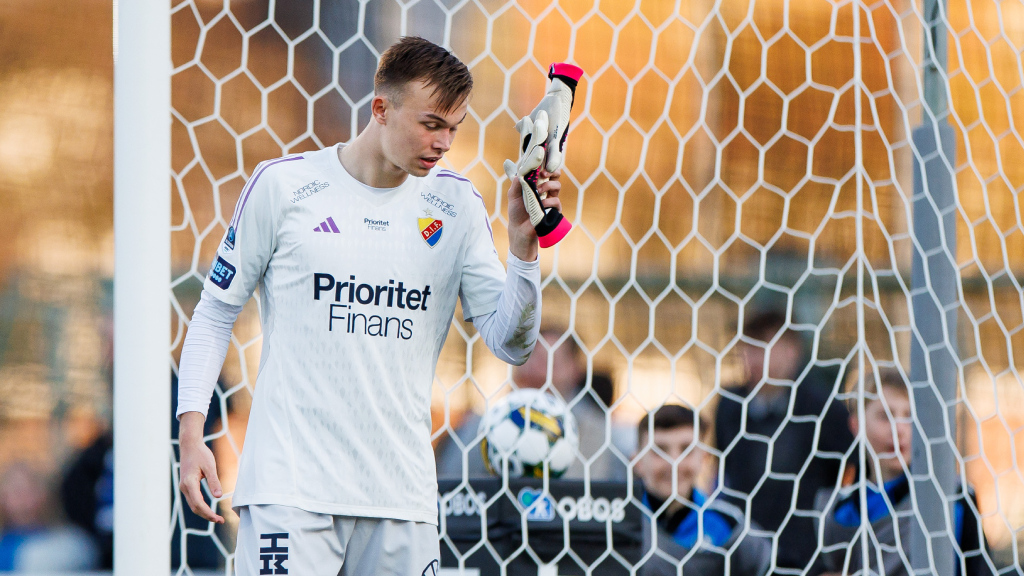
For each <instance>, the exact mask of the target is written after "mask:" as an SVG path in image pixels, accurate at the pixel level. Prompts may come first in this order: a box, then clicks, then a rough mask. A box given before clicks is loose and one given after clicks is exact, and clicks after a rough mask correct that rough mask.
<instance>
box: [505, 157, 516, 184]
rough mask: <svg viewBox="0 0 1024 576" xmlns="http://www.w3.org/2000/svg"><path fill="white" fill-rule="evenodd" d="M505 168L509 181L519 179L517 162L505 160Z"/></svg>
mask: <svg viewBox="0 0 1024 576" xmlns="http://www.w3.org/2000/svg"><path fill="white" fill-rule="evenodd" d="M503 167H504V168H505V176H507V177H508V179H509V180H512V179H514V178H518V177H519V173H518V171H517V170H516V163H515V162H513V161H511V160H505V164H504V166H503Z"/></svg>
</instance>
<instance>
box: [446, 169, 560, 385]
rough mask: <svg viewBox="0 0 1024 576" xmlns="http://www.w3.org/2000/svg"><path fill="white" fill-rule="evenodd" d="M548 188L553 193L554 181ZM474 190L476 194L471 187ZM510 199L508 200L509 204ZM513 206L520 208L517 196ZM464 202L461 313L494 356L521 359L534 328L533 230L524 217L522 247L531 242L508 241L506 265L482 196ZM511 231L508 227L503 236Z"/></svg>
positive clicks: (536, 265)
mask: <svg viewBox="0 0 1024 576" xmlns="http://www.w3.org/2000/svg"><path fill="white" fill-rule="evenodd" d="M556 182H557V179H556ZM550 188H551V189H552V190H554V191H555V192H556V193H557V188H558V185H557V183H556V184H551V185H550ZM474 194H475V195H476V196H478V197H479V194H478V193H476V191H475V190H474ZM513 205H514V204H513V202H512V201H510V202H509V206H510V208H511V207H512V206H513ZM519 207H520V209H522V201H519ZM467 208H468V210H467V212H468V214H467V216H468V217H469V218H470V226H471V228H470V232H469V238H468V240H467V246H466V256H465V260H464V262H463V265H462V280H461V282H460V286H459V297H460V298H461V300H462V314H463V318H465V319H466V320H472V321H473V325H474V326H476V329H477V331H478V332H479V333H480V336H481V337H482V338H483V341H484V343H486V344H487V347H488V348H489V349H490V350H491V352H493V353H494V355H495V356H497V357H498V358H499V359H501V360H503V361H505V362H507V363H509V364H515V365H519V364H522V363H523V362H526V359H527V358H529V356H530V352H532V351H533V346H534V344H535V343H536V342H537V333H538V332H539V330H540V318H541V308H540V261H539V260H538V259H537V236H536V232H533V227H532V225H531V224H530V221H529V219H527V220H525V227H524V229H523V230H522V235H524V236H526V237H527V238H526V242H525V244H527V246H525V248H531V246H532V250H529V249H525V250H524V249H523V248H524V246H522V245H520V246H519V247H518V248H519V249H517V248H516V247H515V245H514V244H513V245H512V246H510V248H509V253H508V258H506V263H507V266H508V270H506V269H505V267H504V266H502V264H501V260H499V259H498V253H497V252H496V251H495V249H494V238H493V237H492V236H491V229H490V224H489V219H488V217H487V209H486V208H485V207H484V204H483V201H480V202H476V201H474V202H473V203H471V204H470V205H469V206H467ZM512 236H513V233H512V232H511V231H510V232H509V238H510V239H511V238H512ZM531 236H532V239H530V237H531ZM519 238H520V239H523V238H522V237H519ZM524 252H525V253H524Z"/></svg>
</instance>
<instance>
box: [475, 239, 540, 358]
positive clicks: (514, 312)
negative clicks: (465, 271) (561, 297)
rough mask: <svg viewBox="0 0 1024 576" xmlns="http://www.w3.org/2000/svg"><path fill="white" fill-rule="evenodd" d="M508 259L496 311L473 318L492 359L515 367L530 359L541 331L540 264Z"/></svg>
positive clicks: (517, 258)
mask: <svg viewBox="0 0 1024 576" xmlns="http://www.w3.org/2000/svg"><path fill="white" fill-rule="evenodd" d="M510 252H511V251H510ZM509 256H510V257H509V259H508V275H507V276H506V279H505V286H504V287H503V288H502V291H501V298H500V299H499V300H498V308H497V310H495V311H494V312H492V313H491V314H486V315H484V316H479V317H476V318H473V325H474V326H476V328H477V330H478V331H479V332H480V335H481V337H483V339H484V342H485V343H486V344H487V347H488V348H489V349H490V350H491V352H493V353H494V355H495V356H497V357H498V358H499V359H501V360H503V361H505V362H507V363H509V364H514V365H517V366H518V365H520V364H522V363H523V362H526V359H527V358H529V357H530V352H532V351H533V347H534V345H535V344H536V343H537V334H538V333H539V332H540V315H541V307H540V303H541V298H540V263H539V262H538V261H537V260H534V261H532V262H523V261H522V260H521V259H520V258H519V257H518V256H516V255H515V254H514V253H511V254H510V255H509Z"/></svg>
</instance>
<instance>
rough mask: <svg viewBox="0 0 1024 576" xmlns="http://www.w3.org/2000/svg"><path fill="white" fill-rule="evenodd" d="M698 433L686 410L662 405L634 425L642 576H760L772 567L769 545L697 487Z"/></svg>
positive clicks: (735, 512) (691, 414)
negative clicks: (641, 517) (640, 496)
mask: <svg viewBox="0 0 1024 576" xmlns="http://www.w3.org/2000/svg"><path fill="white" fill-rule="evenodd" d="M698 427H699V430H707V426H706V425H704V424H703V423H700V422H699V421H698V420H697V418H696V416H695V414H694V412H693V411H692V410H690V409H689V408H685V407H683V406H677V405H666V406H662V407H661V408H659V409H658V410H657V411H656V412H654V415H653V418H651V417H650V415H648V416H644V418H643V419H642V420H641V421H640V424H639V426H638V430H637V432H638V438H639V443H638V445H639V451H638V454H639V459H637V461H636V464H635V466H634V469H633V471H634V473H635V474H636V476H637V477H638V478H639V479H640V480H641V482H642V484H643V489H644V491H643V503H644V506H646V508H647V510H646V512H647V513H648V514H645V521H644V534H643V541H644V554H645V556H646V555H647V554H648V553H650V552H651V550H652V548H656V550H654V551H653V554H651V555H650V557H649V558H648V559H647V560H646V562H644V563H643V565H642V567H641V570H640V573H641V574H643V575H644V576H662V575H665V576H668V575H674V574H678V573H679V572H678V570H679V567H680V564H682V571H683V574H700V575H701V576H719V575H721V576H724V575H725V574H731V575H732V576H763V575H764V574H765V573H766V572H767V571H768V568H769V566H770V564H771V542H770V540H768V539H767V538H765V537H763V536H758V535H757V534H756V532H757V531H758V530H759V528H758V527H757V525H756V524H754V523H748V522H747V520H746V518H744V516H743V513H742V512H741V511H740V509H739V508H737V507H735V506H733V505H731V504H728V503H726V502H723V501H722V500H721V499H717V498H709V497H708V495H707V494H704V493H703V492H701V491H700V490H699V489H698V488H697V486H696V480H697V476H698V474H699V473H700V471H701V468H702V466H703V463H704V457H705V454H706V453H705V452H704V450H703V449H701V448H700V446H699V445H698V441H697V440H698V439H699V436H700V435H699V431H698Z"/></svg>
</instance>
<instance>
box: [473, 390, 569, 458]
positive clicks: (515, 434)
mask: <svg viewBox="0 0 1024 576" xmlns="http://www.w3.org/2000/svg"><path fill="white" fill-rule="evenodd" d="M480 434H483V435H484V439H483V441H481V442H480V451H481V452H482V453H483V458H484V465H485V466H487V470H488V472H490V473H491V474H494V475H497V476H500V475H501V474H502V469H503V461H506V460H507V461H508V475H509V477H528V478H543V477H544V464H545V463H547V466H548V471H549V474H550V476H551V477H552V478H558V477H559V476H561V475H562V474H565V471H566V470H568V469H569V465H570V464H572V460H573V455H574V452H575V450H576V449H577V448H579V434H578V432H577V430H576V419H575V418H573V415H572V412H570V411H569V408H568V407H567V406H566V405H565V402H563V401H561V400H560V399H558V398H555V397H554V396H552V395H551V394H548V393H547V392H541V391H540V390H536V389H532V388H529V389H523V390H517V391H515V392H512V393H511V394H509V395H508V396H506V397H504V398H502V399H501V400H500V401H498V403H497V404H495V405H494V406H492V407H491V408H490V410H488V411H487V413H486V414H484V417H483V419H482V420H481V421H480V428H479V429H478V430H477V435H480Z"/></svg>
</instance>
